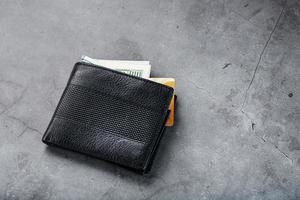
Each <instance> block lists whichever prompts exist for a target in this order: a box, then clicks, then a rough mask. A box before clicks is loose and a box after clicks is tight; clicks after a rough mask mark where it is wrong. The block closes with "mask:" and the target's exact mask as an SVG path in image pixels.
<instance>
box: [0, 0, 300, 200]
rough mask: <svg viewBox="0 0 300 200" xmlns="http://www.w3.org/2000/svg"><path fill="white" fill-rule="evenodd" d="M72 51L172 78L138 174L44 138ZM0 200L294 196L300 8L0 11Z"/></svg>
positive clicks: (8, 7)
mask: <svg viewBox="0 0 300 200" xmlns="http://www.w3.org/2000/svg"><path fill="white" fill-rule="evenodd" d="M82 54H85V55H89V56H91V57H95V58H105V59H134V60H140V59H142V60H150V61H151V63H152V66H153V68H152V70H153V71H152V72H153V73H152V75H153V76H156V77H174V78H176V81H177V88H176V92H177V94H178V105H177V110H176V126H175V127H173V128H170V129H168V130H167V131H166V133H165V136H164V138H163V141H162V143H161V146H160V148H159V151H158V154H157V157H156V159H155V162H154V165H153V168H152V171H151V173H150V174H149V175H147V176H140V175H137V174H135V173H133V172H130V171H127V170H126V169H123V168H120V167H117V166H115V165H112V164H109V163H106V162H104V161H101V160H96V159H93V158H90V157H86V156H83V155H80V154H77V153H73V152H69V151H65V150H61V149H55V148H48V147H47V146H46V145H44V144H43V143H42V142H41V137H42V134H43V132H44V131H45V129H46V127H47V125H48V122H49V120H50V118H51V116H52V114H53V111H54V109H55V107H56V104H57V102H58V100H59V97H60V95H61V94H62V91H63V88H64V86H65V85H66V82H67V79H68V76H69V74H70V72H71V69H72V67H73V64H74V63H75V62H76V61H77V60H79V58H80V56H81V55H82ZM0 59H1V65H0V199H1V200H2V199H25V200H29V199H38V200H45V199H103V200H108V199H128V200H132V199H148V200H152V199H171V200H174V199H178V200H184V199H228V200H233V199H251V200H254V199H255V200H256V199H278V200H285V199H300V1H298V0H288V1H284V0H253V1H250V0H216V1H213V0H191V1H179V0H166V1H158V0H157V1H154V0H144V1H141V0H132V1H123V0H119V1H114V0H113V1H99V0H93V1H85V0H76V1H75V0H61V1H40V0H28V1H23V0H22V1H21V0H20V1H16V0H10V1H9V0H1V1H0Z"/></svg>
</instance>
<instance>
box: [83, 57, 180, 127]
mask: <svg viewBox="0 0 300 200" xmlns="http://www.w3.org/2000/svg"><path fill="white" fill-rule="evenodd" d="M81 62H85V63H90V64H93V65H97V66H102V67H107V68H110V69H113V70H117V71H120V72H123V73H126V74H130V75H133V76H137V77H141V78H145V79H149V80H151V81H154V82H157V83H161V84H164V85H167V86H170V87H172V88H174V91H175V79H174V78H153V77H150V72H151V65H150V62H149V61H131V60H103V59H94V58H90V57H88V56H82V57H81ZM174 109H175V95H174V96H173V98H172V101H171V104H170V107H169V111H170V113H169V117H168V120H167V122H166V126H168V127H171V126H173V125H174Z"/></svg>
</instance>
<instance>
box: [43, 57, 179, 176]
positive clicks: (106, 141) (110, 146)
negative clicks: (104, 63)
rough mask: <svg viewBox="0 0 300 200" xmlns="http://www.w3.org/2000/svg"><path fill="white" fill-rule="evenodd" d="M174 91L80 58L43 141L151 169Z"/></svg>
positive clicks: (146, 169) (143, 171) (130, 166)
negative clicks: (88, 62)
mask: <svg viewBox="0 0 300 200" xmlns="http://www.w3.org/2000/svg"><path fill="white" fill-rule="evenodd" d="M172 95H173V88H171V87H168V86H165V85H162V84H159V83H156V82H153V81H150V80H147V79H143V78H139V77H134V76H131V75H127V74H124V73H121V72H117V71H114V70H111V69H107V68H104V67H99V66H95V65H92V64H86V63H81V62H79V63H76V64H75V66H74V68H73V71H72V73H71V75H70V78H69V81H68V83H67V86H66V88H65V90H64V92H63V94H62V97H61V98H60V101H59V103H58V106H57V108H56V110H55V112H54V114H53V116H52V119H51V121H50V124H49V126H48V128H47V130H46V132H45V134H44V136H43V138H42V141H43V142H44V143H46V144H48V145H53V146H58V147H62V148H65V149H69V150H73V151H77V152H80V153H84V154H87V155H90V156H93V157H97V158H100V159H103V160H107V161H110V162H113V163H116V164H119V165H122V166H125V167H128V168H131V169H133V170H135V171H137V172H140V173H147V172H148V171H149V170H150V168H151V164H152V161H153V158H154V155H155V152H156V149H157V147H158V144H159V141H160V139H161V136H162V134H163V132H164V129H165V126H164V124H165V122H166V119H167V116H168V107H169V104H170V102H171V98H172Z"/></svg>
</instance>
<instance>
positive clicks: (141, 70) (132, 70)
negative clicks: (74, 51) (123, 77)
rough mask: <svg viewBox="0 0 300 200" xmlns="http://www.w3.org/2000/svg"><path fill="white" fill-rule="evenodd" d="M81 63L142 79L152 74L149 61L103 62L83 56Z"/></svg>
mask: <svg viewBox="0 0 300 200" xmlns="http://www.w3.org/2000/svg"><path fill="white" fill-rule="evenodd" d="M81 61H82V62H86V63H91V64H94V65H98V66H103V67H107V68H110V69H113V70H116V71H120V72H123V73H126V74H130V75H133V76H138V77H142V78H149V77H150V72H151V65H150V62H149V61H131V60H103V59H93V58H90V57H88V56H82V57H81Z"/></svg>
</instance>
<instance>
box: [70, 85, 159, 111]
mask: <svg viewBox="0 0 300 200" xmlns="http://www.w3.org/2000/svg"><path fill="white" fill-rule="evenodd" d="M69 85H73V86H75V87H80V88H82V89H84V90H86V91H89V92H93V93H96V94H97V93H99V94H102V95H107V96H110V97H113V98H116V99H118V100H121V101H123V102H126V103H128V104H131V105H133V106H136V107H139V108H145V109H147V110H150V111H152V112H155V113H159V114H162V113H163V112H162V111H158V110H155V109H153V108H149V107H147V106H142V105H140V104H137V103H135V102H132V101H128V100H125V99H123V98H121V97H119V96H115V95H112V94H109V93H106V92H102V91H99V90H97V89H93V88H90V87H86V86H83V85H77V84H73V83H70V84H69ZM162 110H165V108H163V109H162Z"/></svg>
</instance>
